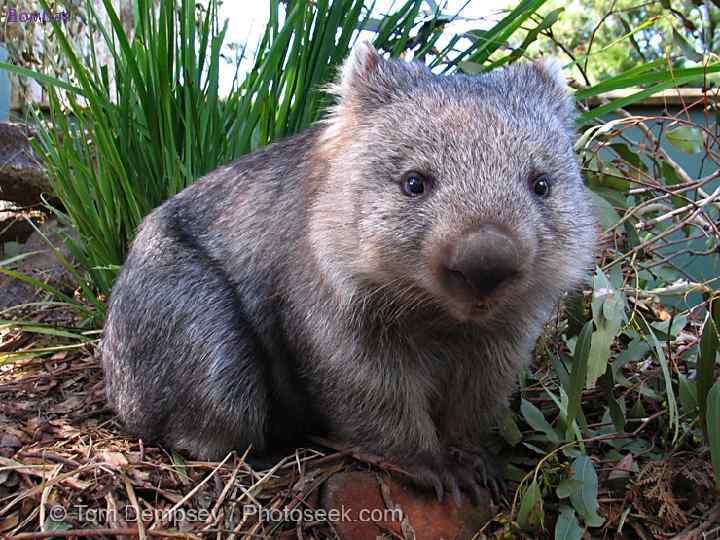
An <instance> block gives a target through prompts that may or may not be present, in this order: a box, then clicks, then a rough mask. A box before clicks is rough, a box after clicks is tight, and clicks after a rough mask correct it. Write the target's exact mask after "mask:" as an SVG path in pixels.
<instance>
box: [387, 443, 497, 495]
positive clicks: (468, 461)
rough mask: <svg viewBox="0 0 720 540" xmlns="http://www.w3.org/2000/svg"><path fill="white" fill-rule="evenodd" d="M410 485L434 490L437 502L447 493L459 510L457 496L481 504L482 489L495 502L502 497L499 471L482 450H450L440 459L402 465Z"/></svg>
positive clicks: (488, 454)
mask: <svg viewBox="0 0 720 540" xmlns="http://www.w3.org/2000/svg"><path fill="white" fill-rule="evenodd" d="M401 467H402V469H403V470H404V471H406V472H407V473H408V474H409V475H410V477H411V480H412V481H413V482H415V483H416V484H419V485H420V486H422V487H426V488H431V489H433V490H435V494H436V495H437V497H438V499H439V500H442V498H443V495H444V494H445V493H450V494H451V495H452V497H453V499H454V500H455V502H456V504H457V505H458V506H460V504H461V502H462V499H461V496H460V492H461V491H464V492H465V493H467V494H468V495H469V496H470V497H471V498H472V499H473V501H474V502H475V503H479V502H480V501H482V500H483V495H482V492H481V488H482V487H487V488H489V489H490V491H491V493H492V496H493V499H494V500H495V501H496V502H498V501H500V500H501V497H502V496H504V494H505V486H504V481H503V478H502V471H501V469H500V467H499V466H498V465H497V462H496V458H494V457H493V456H492V454H490V453H488V452H486V451H484V450H480V449H479V450H465V449H460V448H455V447H451V448H449V449H448V450H447V452H446V453H445V454H444V455H443V456H442V457H423V458H420V459H417V460H415V461H413V462H410V463H403V464H402V465H401Z"/></svg>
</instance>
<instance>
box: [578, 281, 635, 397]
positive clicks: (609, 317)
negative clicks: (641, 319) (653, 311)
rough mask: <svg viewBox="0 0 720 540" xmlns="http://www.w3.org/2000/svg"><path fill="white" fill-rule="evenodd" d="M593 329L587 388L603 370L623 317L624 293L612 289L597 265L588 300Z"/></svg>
mask: <svg viewBox="0 0 720 540" xmlns="http://www.w3.org/2000/svg"><path fill="white" fill-rule="evenodd" d="M591 307H592V313H593V321H594V322H595V332H593V335H592V344H591V346H590V357H589V361H588V370H587V388H593V387H594V386H595V382H596V381H597V379H598V378H599V377H600V376H601V375H602V374H603V373H605V369H606V368H607V362H608V358H609V357H610V347H611V346H612V344H613V342H614V341H615V336H617V334H618V332H619V331H620V328H621V327H622V325H623V323H624V322H625V320H626V317H625V296H624V295H623V294H622V292H620V291H619V290H617V289H615V288H614V287H613V285H612V283H610V280H609V279H608V278H607V276H606V275H605V273H604V272H603V271H602V270H601V269H600V268H598V269H597V271H596V273H595V277H594V278H593V299H592V303H591Z"/></svg>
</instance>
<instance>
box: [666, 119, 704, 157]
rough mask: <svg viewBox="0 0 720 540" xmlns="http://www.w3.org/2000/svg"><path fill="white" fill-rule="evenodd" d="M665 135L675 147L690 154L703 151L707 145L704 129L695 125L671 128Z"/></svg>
mask: <svg viewBox="0 0 720 540" xmlns="http://www.w3.org/2000/svg"><path fill="white" fill-rule="evenodd" d="M665 137H667V140H668V141H670V144H672V145H673V146H674V147H675V148H677V149H678V150H682V151H683V152H685V153H686V154H690V155H695V154H699V153H701V152H702V151H703V148H704V146H705V141H704V139H703V134H702V131H700V129H699V128H697V127H694V126H679V127H676V128H673V129H670V130H668V132H667V133H666V134H665Z"/></svg>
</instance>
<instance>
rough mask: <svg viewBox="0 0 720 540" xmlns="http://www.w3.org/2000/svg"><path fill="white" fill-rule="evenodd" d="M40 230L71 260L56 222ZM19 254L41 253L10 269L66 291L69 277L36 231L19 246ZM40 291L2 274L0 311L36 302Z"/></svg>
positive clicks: (64, 230) (48, 223)
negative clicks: (65, 284)
mask: <svg viewBox="0 0 720 540" xmlns="http://www.w3.org/2000/svg"><path fill="white" fill-rule="evenodd" d="M39 228H40V230H41V231H42V232H43V234H45V235H46V236H47V237H48V239H49V240H50V241H51V242H52V244H53V246H55V247H56V248H58V249H59V250H60V252H61V253H62V255H63V257H65V258H66V259H69V260H70V254H69V252H68V249H67V247H66V246H65V244H64V243H63V232H71V231H66V229H64V228H62V227H61V226H60V225H59V224H58V223H57V221H56V220H54V219H50V220H48V221H46V222H45V223H43V224H42V225H40V226H39ZM18 251H19V254H23V253H30V252H38V253H35V254H33V255H30V256H28V257H26V258H24V259H22V260H21V261H18V262H17V263H15V264H13V265H12V266H10V269H11V270H14V271H16V272H19V273H21V274H25V275H29V276H31V277H33V278H35V279H38V280H40V281H44V282H46V283H51V284H52V285H53V286H55V287H57V288H60V289H64V288H65V286H64V285H63V284H64V283H66V282H68V281H69V276H68V275H67V272H66V271H65V269H64V268H63V266H62V264H60V261H59V260H58V259H57V257H56V256H55V254H54V253H53V251H52V250H51V249H50V247H49V246H48V245H47V243H46V242H45V240H44V239H43V238H42V236H40V235H39V234H38V233H37V232H33V233H32V234H31V235H30V237H29V238H28V240H27V242H25V243H24V244H21V245H20V246H19V249H18ZM38 293H39V291H38V290H36V289H35V288H34V287H32V286H31V285H29V284H27V283H25V282H24V281H20V280H18V279H15V278H13V277H10V276H7V275H4V274H0V310H3V309H7V308H9V307H12V306H17V305H20V304H27V303H30V302H36V301H37V300H38Z"/></svg>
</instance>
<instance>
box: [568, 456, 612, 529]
mask: <svg viewBox="0 0 720 540" xmlns="http://www.w3.org/2000/svg"><path fill="white" fill-rule="evenodd" d="M571 467H572V470H573V474H572V476H571V478H572V479H573V480H577V481H578V482H579V484H578V485H577V487H575V488H574V489H572V490H571V491H570V501H571V502H572V505H573V508H575V511H576V512H577V513H578V514H579V515H580V516H581V517H582V518H583V519H584V520H585V523H587V524H588V525H589V526H590V527H599V526H600V525H602V524H603V523H604V522H605V519H604V518H602V517H601V516H599V515H598V514H597V511H598V508H599V507H600V505H599V504H598V500H597V489H598V480H597V474H596V473H595V466H594V465H593V463H592V461H591V460H590V458H589V457H587V456H579V457H578V458H577V459H575V461H573V463H572V465H571Z"/></svg>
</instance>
